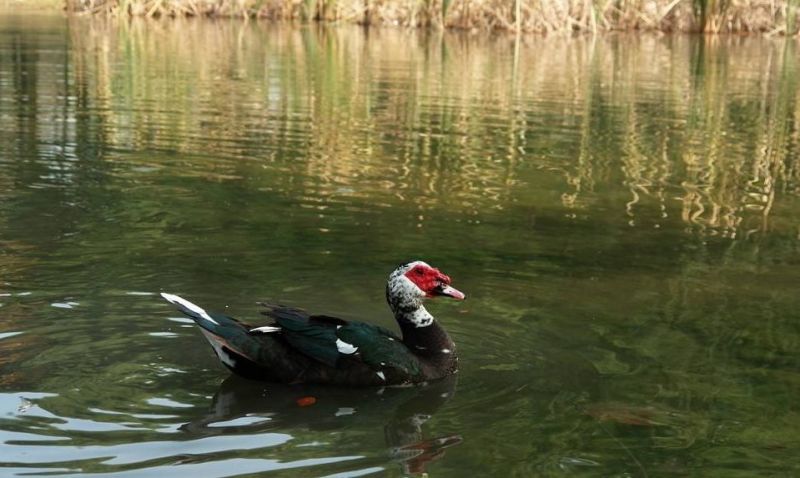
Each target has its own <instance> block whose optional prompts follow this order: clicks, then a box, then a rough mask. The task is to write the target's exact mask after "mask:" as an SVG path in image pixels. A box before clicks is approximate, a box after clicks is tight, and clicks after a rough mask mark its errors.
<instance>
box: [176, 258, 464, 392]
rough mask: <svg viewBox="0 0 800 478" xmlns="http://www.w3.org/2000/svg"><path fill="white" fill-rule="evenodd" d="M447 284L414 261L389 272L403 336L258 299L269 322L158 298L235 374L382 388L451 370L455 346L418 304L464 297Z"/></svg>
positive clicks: (391, 297) (455, 365)
mask: <svg viewBox="0 0 800 478" xmlns="http://www.w3.org/2000/svg"><path fill="white" fill-rule="evenodd" d="M449 284H450V278H449V277H447V276H446V275H444V274H442V273H441V272H439V271H438V270H436V269H433V268H431V267H430V266H428V265H427V264H425V263H424V262H419V261H418V262H412V263H409V264H405V265H403V266H401V267H400V268H398V269H397V270H396V271H395V272H393V273H392V275H391V276H390V278H389V282H388V284H387V289H386V290H387V299H388V302H389V305H390V307H391V308H392V310H393V312H394V314H395V318H396V319H397V321H398V324H399V325H400V330H401V332H402V336H398V335H395V334H394V333H393V332H391V331H389V330H386V329H384V328H382V327H379V326H376V325H372V324H367V323H363V322H347V321H345V320H342V319H338V318H335V317H329V316H324V315H309V314H307V313H305V312H304V311H302V310H299V309H293V308H289V307H284V306H279V305H273V304H262V305H264V306H265V310H264V312H262V313H263V314H264V315H266V316H268V317H270V318H271V319H272V322H270V323H269V324H268V325H265V326H252V325H246V324H244V323H242V322H239V321H237V320H236V319H233V318H231V317H227V316H224V315H221V314H215V313H209V312H206V311H205V310H203V309H202V308H200V307H198V306H196V305H194V304H192V303H191V302H188V301H186V300H184V299H181V298H180V297H178V296H175V295H171V294H162V296H163V297H164V298H165V299H167V300H168V301H169V302H171V303H173V304H175V305H177V306H178V308H179V309H180V310H181V311H182V312H184V313H185V314H187V315H188V316H189V317H191V318H192V319H194V321H195V322H196V323H197V325H199V326H200V327H201V329H202V331H203V334H204V335H205V336H206V338H207V339H208V341H209V342H210V343H211V345H212V347H213V348H214V351H215V352H216V354H217V356H218V357H219V359H220V361H221V362H222V363H223V364H225V366H227V367H228V368H229V369H231V370H232V371H233V372H235V373H237V374H239V375H242V376H244V377H247V378H252V379H259V380H268V381H274V382H284V383H320V384H336V385H349V386H370V385H375V386H380V385H398V384H409V383H419V382H425V381H428V380H435V379H439V378H442V377H445V376H447V375H450V374H452V373H455V372H456V370H457V368H458V357H457V356H456V350H455V344H454V343H453V341H452V340H451V339H450V337H449V336H448V335H447V333H446V332H445V331H444V329H443V328H442V327H441V326H440V325H439V324H438V323H437V322H436V321H435V320H434V319H433V317H432V316H431V315H430V314H428V312H427V311H426V310H425V308H424V307H423V306H422V299H423V298H425V297H432V296H435V295H446V296H450V297H454V298H457V299H463V298H464V295H463V294H462V293H461V292H459V291H457V290H456V289H453V288H452V287H450V285H449Z"/></svg>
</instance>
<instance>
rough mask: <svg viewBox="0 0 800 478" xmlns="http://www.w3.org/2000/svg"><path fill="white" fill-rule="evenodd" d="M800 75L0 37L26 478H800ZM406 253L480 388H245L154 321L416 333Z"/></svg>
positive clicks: (331, 33) (519, 54) (208, 40)
mask: <svg viewBox="0 0 800 478" xmlns="http://www.w3.org/2000/svg"><path fill="white" fill-rule="evenodd" d="M799 61H800V60H799V59H798V53H797V45H796V42H794V41H785V40H783V39H780V38H754V37H753V38H744V37H723V36H720V37H702V36H657V35H650V34H639V35H623V34H619V35H607V36H600V37H577V38H565V37H558V36H553V37H548V38H543V37H524V38H521V39H519V41H518V40H517V39H515V38H514V37H513V36H512V37H508V36H504V35H498V36H485V35H470V34H468V33H467V34H455V33H441V32H430V33H425V32H421V31H419V32H417V31H408V30H403V29H369V30H364V29H359V28H355V27H353V28H351V27H341V28H333V29H319V28H317V27H314V26H302V25H283V26H279V25H276V24H271V23H258V22H243V21H240V20H238V19H237V20H232V21H229V20H225V21H199V20H195V21H183V20H170V21H142V22H139V21H134V22H120V23H105V22H103V21H100V20H89V19H86V18H79V19H74V20H68V19H65V18H63V17H61V16H47V15H38V16H36V15H34V16H21V15H19V14H15V13H6V14H4V15H3V16H0V466H2V468H0V474H4V475H33V476H41V475H52V474H56V475H66V476H70V475H82V474H102V475H103V476H137V477H142V476H145V477H146V476H154V477H155V476H158V477H164V476H176V477H178V476H189V475H190V474H195V475H196V476H204V477H206V476H236V475H252V474H265V475H267V476H270V475H271V474H275V475H280V476H298V477H300V476H302V477H306V476H337V477H345V476H348V477H349V476H368V475H372V476H404V475H410V476H414V475H419V474H423V473H430V474H431V475H434V476H437V477H463V476H597V477H607V476H667V475H678V476H686V475H690V476H725V477H732V476H754V475H757V474H761V475H782V476H786V475H793V474H800V458H798V455H797V448H798V446H800V433H798V430H800V405H798V403H799V402H798V400H797V397H798V396H800V370H799V369H800V312H799V310H800V295H799V294H798V292H797V291H798V289H799V288H800V279H799V276H798V272H797V271H798V266H800V161H799V160H798V151H800V129H799V127H798V124H799V123H800V93H798V91H799V90H798V75H799V74H800V73H799V72H798V62H799ZM411 259H422V260H425V261H427V262H429V263H431V264H433V265H435V266H437V267H439V268H441V269H442V270H443V271H444V272H445V273H447V274H449V275H450V276H451V277H452V278H453V285H454V286H456V287H458V288H459V289H460V290H462V291H464V292H465V293H466V294H467V300H466V301H464V302H458V303H457V302H455V301H437V302H434V303H432V304H430V307H429V310H431V311H432V312H433V314H434V315H435V316H436V317H437V318H438V320H440V321H441V323H442V324H443V325H444V326H445V327H446V329H447V330H448V331H449V332H450V334H451V335H452V337H453V338H454V340H455V342H456V343H457V344H458V348H459V356H460V358H461V370H460V373H459V374H458V375H457V381H456V380H450V381H444V382H439V383H433V384H431V385H430V386H428V387H416V388H405V389H391V388H388V389H378V390H376V389H364V390H358V389H355V390H353V389H337V388H335V387H334V388H332V387H316V388H314V387H302V386H295V387H287V386H279V385H274V384H268V383H258V382H249V381H246V380H236V379H229V378H227V377H228V375H229V374H228V372H227V371H226V370H225V369H224V368H223V367H222V366H221V365H220V364H219V363H218V361H217V359H216V358H215V357H214V354H213V352H212V350H211V348H210V347H208V345H207V343H206V342H205V340H204V339H203V337H202V335H201V334H200V332H199V331H198V330H197V328H196V327H195V326H193V325H192V324H191V323H187V319H186V318H183V317H181V316H180V313H178V312H177V311H176V310H175V309H174V308H173V307H171V306H170V304H167V303H166V302H164V301H163V300H161V298H160V297H158V293H159V292H161V291H166V292H172V293H179V294H181V295H182V296H184V297H186V298H188V299H190V300H192V301H194V302H196V303H198V304H201V305H204V306H206V307H208V308H209V309H212V310H217V311H220V312H225V313H228V314H230V315H233V316H235V317H239V318H241V319H245V320H248V319H250V320H258V317H259V315H258V312H259V309H258V306H257V305H256V302H257V301H259V300H263V299H265V298H269V299H273V300H278V301H280V302H283V303H287V304H291V305H294V306H297V307H302V308H305V309H307V310H309V311H313V312H319V313H326V314H332V315H338V316H341V317H343V318H346V319H357V320H367V321H371V322H374V323H377V324H380V325H383V326H385V327H392V328H393V327H395V326H394V323H393V319H392V317H391V314H390V312H389V309H388V308H387V306H386V303H385V299H384V284H385V280H386V277H387V275H388V274H389V272H391V270H392V269H393V268H394V267H395V266H396V265H397V264H399V263H401V262H404V261H407V260H411ZM309 397H313V398H314V399H315V400H316V403H314V404H309V403H308V398H309ZM301 405H307V406H301Z"/></svg>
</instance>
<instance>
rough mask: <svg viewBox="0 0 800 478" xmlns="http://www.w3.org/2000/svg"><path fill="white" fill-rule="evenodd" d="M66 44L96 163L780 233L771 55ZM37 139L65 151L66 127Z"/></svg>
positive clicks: (779, 83)
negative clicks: (110, 160)
mask: <svg viewBox="0 0 800 478" xmlns="http://www.w3.org/2000/svg"><path fill="white" fill-rule="evenodd" d="M72 31H73V35H72V47H71V49H70V50H69V55H70V59H69V61H70V64H71V66H70V72H69V74H68V76H67V77H66V78H65V80H64V81H65V82H66V88H67V89H69V90H71V91H73V92H74V94H75V97H76V100H75V101H76V102H75V103H74V104H73V103H68V104H65V105H64V109H63V114H64V117H65V122H66V123H69V120H70V119H71V118H77V119H80V118H83V116H84V115H87V118H88V119H87V120H86V121H83V120H80V121H77V122H76V123H77V124H79V125H83V127H84V129H83V131H84V132H85V133H83V134H93V135H95V136H96V138H97V139H98V140H99V141H100V143H101V144H100V145H99V147H100V148H106V149H108V150H115V151H121V152H126V151H128V152H132V151H157V152H160V153H167V154H169V153H174V154H175V155H176V156H175V160H174V164H167V165H164V164H160V165H159V164H150V163H149V162H148V160H147V159H146V158H145V157H143V155H137V156H142V157H137V161H140V162H141V164H139V166H140V167H144V168H146V167H152V168H158V167H164V166H167V167H174V168H178V169H179V170H181V171H182V174H185V175H195V176H202V177H210V178H216V179H217V180H219V181H225V180H240V181H245V182H248V183H250V184H252V185H253V186H254V187H259V186H260V185H263V183H264V182H265V180H266V176H265V175H269V174H279V175H283V176H284V177H285V178H286V179H287V180H286V181H285V182H283V184H282V185H279V186H275V185H272V186H270V187H272V188H274V187H278V188H283V189H284V192H287V193H297V192H298V191H305V193H304V194H305V195H306V196H308V197H310V198H312V201H314V200H315V199H314V198H327V199H328V200H334V199H335V198H337V197H338V198H347V197H349V198H351V199H357V200H362V201H372V202H374V203H375V204H383V205H387V206H389V205H391V204H394V203H395V202H397V201H415V202H417V203H418V204H419V206H420V210H421V211H424V209H425V208H426V207H427V206H431V205H434V204H445V205H452V206H454V207H455V208H456V209H458V210H462V211H464V212H467V213H477V212H478V211H482V210H486V208H489V209H497V210H502V209H507V208H508V207H509V206H510V205H511V204H513V203H522V204H530V205H533V204H536V205H537V206H539V207H541V206H545V207H556V206H555V205H548V204H542V201H543V200H545V198H544V197H542V195H541V193H540V192H538V191H535V190H533V191H532V190H531V185H536V187H537V188H541V187H543V186H545V185H547V186H546V187H553V188H558V189H559V190H560V193H559V195H560V198H561V204H560V207H562V208H564V210H565V213H566V214H574V215H587V214H588V215H590V216H591V215H592V214H593V211H595V210H598V208H601V209H600V210H609V209H611V210H618V211H619V212H620V214H622V215H623V216H624V217H625V218H626V219H625V221H627V222H628V223H629V224H631V225H633V226H637V225H647V227H661V226H663V225H664V224H668V223H670V222H671V221H680V222H682V223H683V224H685V226H686V227H687V228H688V229H689V230H691V231H695V232H697V233H700V234H720V235H723V236H726V237H737V236H739V235H742V234H744V235H749V234H752V233H754V232H759V231H767V230H769V229H770V228H772V227H775V222H774V221H775V220H776V219H775V218H774V216H775V214H776V211H777V214H778V215H779V217H778V218H777V220H778V221H779V223H781V224H785V226H783V227H790V228H794V227H796V226H795V225H794V222H793V221H792V220H791V218H790V217H788V216H787V214H786V212H785V210H784V209H782V208H781V207H780V206H781V200H782V198H783V197H785V196H787V195H789V196H791V195H793V193H794V191H795V190H796V186H795V184H796V179H795V177H796V176H797V172H796V171H797V168H796V167H795V164H794V162H795V158H794V155H793V154H792V153H791V152H792V151H795V150H796V149H797V141H798V139H797V138H798V134H797V129H796V124H797V122H796V120H797V115H798V112H797V106H796V105H797V101H796V98H797V80H796V73H795V69H796V58H795V55H794V51H795V46H794V44H793V43H790V42H784V41H779V40H754V41H747V42H745V41H742V40H740V39H735V38H732V39H719V38H716V39H702V38H700V39H686V38H681V39H679V38H657V37H637V38H627V37H624V36H620V37H608V38H605V39H572V40H570V39H563V38H553V39H535V40H524V41H522V43H521V44H515V42H514V41H510V40H505V39H495V40H486V39H476V38H473V37H467V36H460V35H447V34H445V35H443V36H439V35H426V34H415V33H411V32H406V31H382V32H376V31H370V32H367V31H364V30H359V29H353V30H346V29H340V30H324V29H314V28H295V27H281V28H275V27H273V26H270V27H269V28H267V27H265V26H264V25H259V24H249V25H241V24H238V23H233V24H231V23H225V22H219V23H215V22H180V21H175V22H170V23H153V22H136V21H134V22H132V23H129V24H118V23H105V22H99V21H94V22H82V21H76V22H75V23H73V25H72ZM409 44H411V45H412V46H411V47H409ZM40 87H41V88H50V87H52V86H48V85H46V84H45V83H44V82H40ZM7 133H10V134H14V131H13V130H12V131H7ZM42 134H46V135H57V134H61V135H62V136H63V135H66V138H61V139H59V141H61V142H66V143H80V141H78V140H77V137H76V135H78V134H80V132H79V131H77V130H74V131H72V130H70V129H65V130H64V131H61V132H55V131H53V132H42ZM187 155H188V156H187ZM189 157H191V159H187V158H189ZM204 158H205V159H204ZM265 164H266V165H268V169H267V170H265V169H264V168H265ZM137 171H139V170H138V169H137ZM265 171H269V172H265ZM540 171H545V172H546V174H547V175H546V176H545V177H542V175H541V173H540ZM115 173H116V174H124V173H125V168H117V170H116V171H115ZM559 177H560V178H561V179H558V178H559ZM559 183H560V184H559ZM609 192H611V194H609Z"/></svg>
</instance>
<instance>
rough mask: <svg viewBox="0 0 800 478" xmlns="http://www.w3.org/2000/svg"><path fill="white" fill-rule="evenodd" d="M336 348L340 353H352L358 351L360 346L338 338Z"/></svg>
mask: <svg viewBox="0 0 800 478" xmlns="http://www.w3.org/2000/svg"><path fill="white" fill-rule="evenodd" d="M336 350H338V351H339V353H342V354H346V355H350V354H354V353H356V350H358V347H354V346H353V344H348V343H347V342H345V341H344V340H342V339H336Z"/></svg>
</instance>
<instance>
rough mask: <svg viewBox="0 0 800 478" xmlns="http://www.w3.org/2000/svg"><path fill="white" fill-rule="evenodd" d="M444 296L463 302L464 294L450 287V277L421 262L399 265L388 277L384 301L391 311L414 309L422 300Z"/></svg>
mask: <svg viewBox="0 0 800 478" xmlns="http://www.w3.org/2000/svg"><path fill="white" fill-rule="evenodd" d="M439 296H445V297H450V298H453V299H456V300H464V297H465V296H464V294H463V293H462V292H461V291H459V290H458V289H456V288H454V287H452V286H451V285H450V277H448V276H447V275H446V274H443V273H442V272H441V271H440V270H439V269H436V268H435V267H431V266H429V265H428V264H426V263H425V262H422V261H413V262H409V263H406V264H403V265H401V266H400V267H398V268H397V269H395V270H394V272H392V273H391V274H390V275H389V281H388V282H387V283H386V300H387V301H388V302H389V306H390V307H391V308H392V310H395V311H397V310H399V309H416V308H418V307H419V306H421V305H422V301H423V299H426V298H430V297H439Z"/></svg>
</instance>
